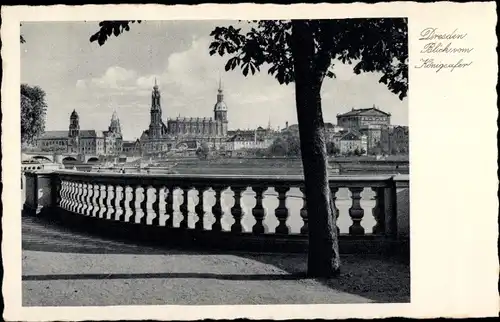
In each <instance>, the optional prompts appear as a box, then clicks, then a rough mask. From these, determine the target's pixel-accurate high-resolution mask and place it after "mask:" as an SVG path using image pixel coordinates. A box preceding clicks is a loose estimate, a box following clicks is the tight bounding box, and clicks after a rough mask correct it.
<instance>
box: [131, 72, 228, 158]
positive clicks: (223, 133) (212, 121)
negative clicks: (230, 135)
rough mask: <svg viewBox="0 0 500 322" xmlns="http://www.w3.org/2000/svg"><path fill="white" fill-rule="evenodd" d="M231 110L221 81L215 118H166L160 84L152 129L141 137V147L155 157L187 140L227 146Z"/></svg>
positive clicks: (153, 96) (155, 95)
mask: <svg viewBox="0 0 500 322" xmlns="http://www.w3.org/2000/svg"><path fill="white" fill-rule="evenodd" d="M227 112H228V108H227V105H226V103H225V102H224V93H223V89H222V83H221V82H220V81H219V88H218V93H217V101H216V103H215V105H214V109H213V113H214V114H213V117H181V116H179V117H176V118H169V119H167V122H166V124H165V123H164V122H163V118H162V107H161V93H160V90H159V88H158V85H157V84H156V81H155V85H154V87H153V92H152V94H151V110H150V115H151V117H150V124H149V129H148V130H145V131H144V132H143V133H142V135H141V138H140V142H141V148H142V151H143V153H145V154H155V153H161V152H165V151H169V150H171V149H176V148H177V146H182V145H179V144H181V143H182V142H184V141H186V142H187V141H193V140H195V141H198V142H199V143H201V142H206V143H207V144H208V145H209V146H210V147H211V148H215V149H219V148H221V147H223V146H224V145H225V141H226V140H227V132H228V117H227Z"/></svg>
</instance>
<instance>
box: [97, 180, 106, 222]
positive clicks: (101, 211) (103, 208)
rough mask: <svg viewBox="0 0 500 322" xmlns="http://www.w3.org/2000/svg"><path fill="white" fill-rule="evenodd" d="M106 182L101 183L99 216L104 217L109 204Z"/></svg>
mask: <svg viewBox="0 0 500 322" xmlns="http://www.w3.org/2000/svg"><path fill="white" fill-rule="evenodd" d="M106 187H107V186H106V184H102V185H99V199H98V201H99V218H104V214H105V213H106V211H107V208H108V207H107V205H106V197H107V190H106Z"/></svg>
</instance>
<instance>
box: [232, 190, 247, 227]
mask: <svg viewBox="0 0 500 322" xmlns="http://www.w3.org/2000/svg"><path fill="white" fill-rule="evenodd" d="M245 189H246V188H245V187H241V186H232V187H231V190H233V192H234V205H233V207H232V208H231V215H232V216H233V218H234V224H232V225H231V231H232V232H235V233H241V232H243V226H242V225H241V218H243V209H242V208H241V193H242V192H243V191H244V190H245Z"/></svg>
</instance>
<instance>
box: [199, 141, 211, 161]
mask: <svg viewBox="0 0 500 322" xmlns="http://www.w3.org/2000/svg"><path fill="white" fill-rule="evenodd" d="M209 153H210V147H209V146H208V143H207V142H202V143H201V144H200V146H199V147H198V149H197V150H196V155H197V156H198V157H199V158H202V159H207V158H208V155H209Z"/></svg>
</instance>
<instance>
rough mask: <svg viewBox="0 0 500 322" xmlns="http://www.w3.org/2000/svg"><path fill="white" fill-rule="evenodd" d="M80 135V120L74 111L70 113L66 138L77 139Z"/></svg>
mask: <svg viewBox="0 0 500 322" xmlns="http://www.w3.org/2000/svg"><path fill="white" fill-rule="evenodd" d="M79 135H80V118H79V116H78V113H76V111H75V110H73V112H72V113H71V116H70V117H69V133H68V136H69V137H71V138H78V136H79Z"/></svg>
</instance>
